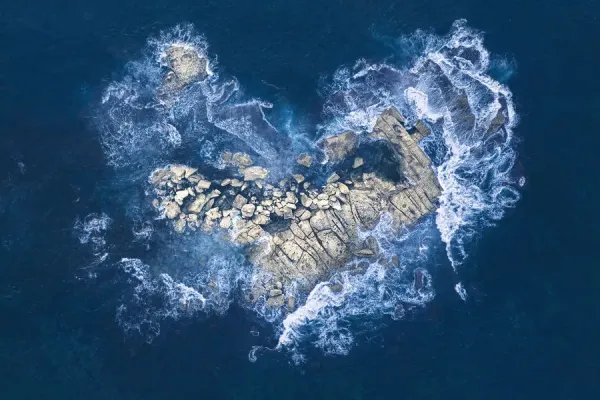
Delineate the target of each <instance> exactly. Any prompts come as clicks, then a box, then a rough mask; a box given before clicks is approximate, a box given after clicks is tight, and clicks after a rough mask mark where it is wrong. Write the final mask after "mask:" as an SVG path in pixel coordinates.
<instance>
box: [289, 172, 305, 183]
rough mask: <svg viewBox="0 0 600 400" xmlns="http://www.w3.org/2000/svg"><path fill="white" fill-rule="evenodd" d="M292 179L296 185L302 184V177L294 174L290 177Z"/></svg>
mask: <svg viewBox="0 0 600 400" xmlns="http://www.w3.org/2000/svg"><path fill="white" fill-rule="evenodd" d="M292 177H293V178H294V180H296V182H298V183H302V182H304V175H301V174H294V175H292Z"/></svg>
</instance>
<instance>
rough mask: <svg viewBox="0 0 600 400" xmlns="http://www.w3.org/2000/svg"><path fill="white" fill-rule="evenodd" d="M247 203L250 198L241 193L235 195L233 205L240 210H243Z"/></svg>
mask: <svg viewBox="0 0 600 400" xmlns="http://www.w3.org/2000/svg"><path fill="white" fill-rule="evenodd" d="M246 203H248V199H247V198H245V197H244V196H242V195H241V194H238V195H237V196H235V199H233V207H235V208H237V209H238V210H241V209H242V207H243V206H244V205H245V204H246Z"/></svg>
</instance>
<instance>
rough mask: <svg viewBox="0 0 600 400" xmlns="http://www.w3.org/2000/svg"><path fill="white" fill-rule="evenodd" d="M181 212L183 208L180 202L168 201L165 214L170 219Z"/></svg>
mask: <svg viewBox="0 0 600 400" xmlns="http://www.w3.org/2000/svg"><path fill="white" fill-rule="evenodd" d="M180 213H181V208H179V204H177V203H175V202H171V203H168V204H167V205H166V207H165V215H166V216H167V218H169V219H174V218H176V217H177V216H178V215H179V214H180Z"/></svg>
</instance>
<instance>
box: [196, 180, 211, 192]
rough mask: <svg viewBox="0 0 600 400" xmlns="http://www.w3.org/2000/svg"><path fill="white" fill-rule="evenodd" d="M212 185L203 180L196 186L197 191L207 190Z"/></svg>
mask: <svg viewBox="0 0 600 400" xmlns="http://www.w3.org/2000/svg"><path fill="white" fill-rule="evenodd" d="M210 185H211V183H210V181H205V180H201V181H200V182H198V184H197V185H196V189H198V190H206V189H209V188H210Z"/></svg>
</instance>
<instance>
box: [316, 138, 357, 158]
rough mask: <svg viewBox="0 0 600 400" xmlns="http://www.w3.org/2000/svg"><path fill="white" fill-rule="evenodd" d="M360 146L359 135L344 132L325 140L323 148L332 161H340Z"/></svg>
mask: <svg viewBox="0 0 600 400" xmlns="http://www.w3.org/2000/svg"><path fill="white" fill-rule="evenodd" d="M357 146H358V136H357V135H356V133H354V132H350V131H347V132H343V133H340V134H339V135H334V136H330V137H328V138H325V139H324V140H323V150H325V154H326V155H327V157H328V158H329V161H331V162H339V161H342V160H343V159H345V158H346V157H348V156H349V155H350V154H352V153H353V152H354V151H355V150H356V147H357Z"/></svg>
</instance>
